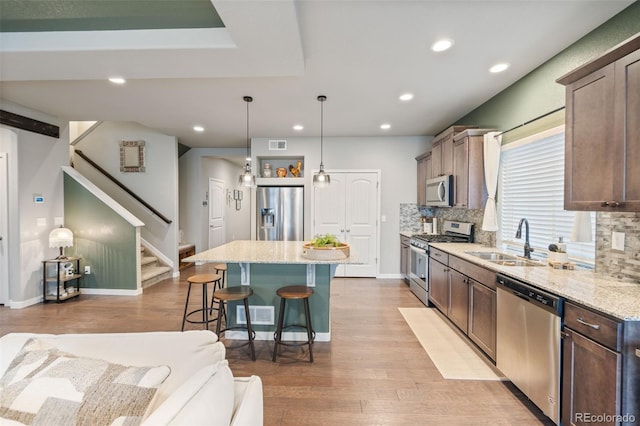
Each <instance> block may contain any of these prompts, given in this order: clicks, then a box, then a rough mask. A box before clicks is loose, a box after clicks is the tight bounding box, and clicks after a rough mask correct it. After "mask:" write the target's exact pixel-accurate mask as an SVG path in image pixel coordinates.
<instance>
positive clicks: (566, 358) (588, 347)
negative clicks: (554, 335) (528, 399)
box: [562, 329, 621, 425]
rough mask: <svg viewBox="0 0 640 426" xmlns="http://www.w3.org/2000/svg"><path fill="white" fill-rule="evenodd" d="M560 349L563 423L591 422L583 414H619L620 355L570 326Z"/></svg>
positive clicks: (583, 423)
mask: <svg viewBox="0 0 640 426" xmlns="http://www.w3.org/2000/svg"><path fill="white" fill-rule="evenodd" d="M562 353H563V355H562V371H563V377H562V380H563V381H562V383H563V389H562V424H563V425H586V424H593V422H592V421H589V420H590V419H588V418H586V417H585V416H589V415H601V414H605V413H606V414H608V415H610V416H616V415H620V386H619V382H618V381H619V375H620V370H621V369H620V366H621V355H620V354H619V353H618V352H614V351H612V350H611V349H607V348H606V347H604V346H602V345H600V344H598V343H596V342H594V341H593V340H591V339H588V338H586V337H585V336H583V335H582V334H580V333H577V332H575V331H573V330H571V329H565V331H564V333H563V340H562ZM585 420H586V421H585ZM597 424H612V425H613V424H619V422H598V423H597Z"/></svg>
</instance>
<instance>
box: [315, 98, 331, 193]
mask: <svg viewBox="0 0 640 426" xmlns="http://www.w3.org/2000/svg"><path fill="white" fill-rule="evenodd" d="M326 100H327V97H326V96H324V95H320V96H318V101H320V171H318V173H315V174H314V175H313V186H315V187H318V188H324V187H325V186H328V185H329V184H330V183H331V177H330V176H329V175H328V174H326V173H325V171H324V163H323V162H322V160H323V158H322V157H323V148H324V147H323V136H324V135H323V127H324V101H326Z"/></svg>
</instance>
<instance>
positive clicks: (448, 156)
mask: <svg viewBox="0 0 640 426" xmlns="http://www.w3.org/2000/svg"><path fill="white" fill-rule="evenodd" d="M476 127H478V126H451V127H449V128H448V129H447V130H445V131H444V132H442V133H440V134H438V135H436V136H435V137H434V138H433V143H432V145H431V151H429V152H426V153H424V154H422V155H419V156H417V157H416V161H417V163H418V164H417V166H418V173H417V175H418V185H417V188H418V194H417V198H416V199H417V203H418V205H419V206H424V205H425V203H426V202H427V192H426V191H427V186H426V181H427V179H431V178H434V177H438V176H444V175H452V174H454V171H453V167H454V166H453V162H454V160H453V156H454V152H453V150H454V146H453V145H454V144H453V138H454V137H455V136H456V135H457V134H458V133H460V132H462V131H464V130H466V129H470V128H476ZM481 161H482V160H481ZM481 167H482V165H481Z"/></svg>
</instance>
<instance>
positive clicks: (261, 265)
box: [182, 241, 362, 341]
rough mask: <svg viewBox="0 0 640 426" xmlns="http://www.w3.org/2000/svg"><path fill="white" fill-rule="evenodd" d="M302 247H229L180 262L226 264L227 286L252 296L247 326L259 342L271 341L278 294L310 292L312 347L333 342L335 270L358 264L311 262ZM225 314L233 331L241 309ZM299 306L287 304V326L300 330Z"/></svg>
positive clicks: (349, 260)
mask: <svg viewBox="0 0 640 426" xmlns="http://www.w3.org/2000/svg"><path fill="white" fill-rule="evenodd" d="M304 243H305V242H304V241H233V242H230V243H227V244H224V245H221V246H219V247H215V248H213V249H209V250H206V251H203V252H201V253H197V254H195V255H193V256H190V257H188V258H185V259H182V261H183V262H196V264H203V263H226V264H227V286H229V287H233V286H241V285H246V286H250V287H251V289H252V290H253V296H251V298H250V299H249V304H250V306H251V325H252V328H253V329H254V331H255V332H256V339H257V340H273V333H274V331H275V319H276V318H278V310H279V308H280V298H279V297H278V296H277V295H276V290H277V289H278V288H280V287H283V286H287V285H307V286H309V287H313V290H314V294H313V296H311V298H310V299H309V303H310V307H311V322H312V325H313V329H314V330H315V332H316V341H330V340H331V316H330V309H329V307H330V297H329V286H330V284H331V280H332V278H333V277H334V275H335V272H336V268H337V266H338V265H339V264H357V263H362V262H359V261H358V260H357V258H356V257H354V255H353V253H352V254H351V255H350V256H349V257H345V258H342V259H336V260H315V259H309V258H307V257H305V256H304V250H303V244H304ZM230 305H231V306H230V308H229V309H228V312H227V317H228V321H229V323H230V325H232V326H233V325H236V318H244V314H243V315H238V312H237V309H238V307H241V306H242V305H241V304H239V303H231V304H230ZM303 312H304V311H303V307H302V304H300V306H298V304H296V303H288V304H287V315H286V317H285V321H286V322H287V323H297V324H304V319H303V318H304V313H303ZM226 337H227V338H232V339H233V338H237V339H246V333H244V332H229V333H228V334H226ZM283 337H284V338H285V340H301V341H302V340H306V338H307V336H306V332H302V331H300V332H292V333H283Z"/></svg>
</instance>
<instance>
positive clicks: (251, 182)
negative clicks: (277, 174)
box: [238, 96, 256, 188]
mask: <svg viewBox="0 0 640 426" xmlns="http://www.w3.org/2000/svg"><path fill="white" fill-rule="evenodd" d="M242 99H243V100H244V101H245V102H246V103H247V162H246V164H245V165H244V172H243V173H242V174H241V175H240V178H238V185H239V186H245V187H248V188H254V187H255V186H256V176H255V175H254V174H253V173H251V148H250V143H251V139H249V102H253V98H252V97H251V96H245V97H243V98H242Z"/></svg>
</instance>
